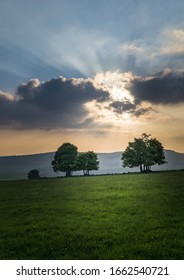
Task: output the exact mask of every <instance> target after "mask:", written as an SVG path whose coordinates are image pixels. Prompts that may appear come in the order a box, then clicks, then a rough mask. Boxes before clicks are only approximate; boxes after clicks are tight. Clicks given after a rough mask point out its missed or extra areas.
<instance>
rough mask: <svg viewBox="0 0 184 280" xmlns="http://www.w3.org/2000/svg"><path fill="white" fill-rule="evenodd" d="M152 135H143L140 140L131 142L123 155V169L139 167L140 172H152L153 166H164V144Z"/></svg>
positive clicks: (135, 139)
mask: <svg viewBox="0 0 184 280" xmlns="http://www.w3.org/2000/svg"><path fill="white" fill-rule="evenodd" d="M150 136H151V135H148V134H146V133H143V134H142V135H141V137H140V138H134V141H133V142H129V143H128V146H127V148H126V149H125V151H124V152H123V153H122V157H121V159H122V161H123V167H130V168H132V167H139V168H140V172H143V171H144V172H145V171H147V172H148V171H151V166H153V165H155V164H158V165H161V164H164V163H166V161H165V155H164V148H163V146H162V144H161V143H160V142H159V141H158V140H157V139H156V138H150Z"/></svg>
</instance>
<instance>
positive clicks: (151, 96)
mask: <svg viewBox="0 0 184 280" xmlns="http://www.w3.org/2000/svg"><path fill="white" fill-rule="evenodd" d="M129 90H130V92H131V94H132V95H133V96H134V98H135V102H136V103H137V104H140V103H141V102H143V101H148V102H150V103H152V104H177V103H183V102H184V71H176V70H170V69H166V70H165V71H162V72H160V73H157V74H155V75H154V76H151V77H149V76H147V77H139V78H135V79H134V80H132V81H131V83H130V85H129Z"/></svg>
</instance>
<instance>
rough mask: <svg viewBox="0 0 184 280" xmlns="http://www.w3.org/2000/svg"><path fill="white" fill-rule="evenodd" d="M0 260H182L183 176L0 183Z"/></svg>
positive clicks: (183, 236)
mask: <svg viewBox="0 0 184 280" xmlns="http://www.w3.org/2000/svg"><path fill="white" fill-rule="evenodd" d="M0 259H35V260H38V259H43V260H45V259H69V260H72V259H86V260H87V259H96V260H98V259H127V260H128V259H130V260H131V259H135V260H138V259H146V260H150V259H161V260H162V259H184V172H182V171H181V172H180V171H177V172H176V171H175V172H162V173H147V174H124V175H111V176H110V175H109V176H108V175H106V176H86V177H73V178H60V179H59V178H57V179H42V180H32V181H31V180H29V181H28V180H20V181H2V182H0Z"/></svg>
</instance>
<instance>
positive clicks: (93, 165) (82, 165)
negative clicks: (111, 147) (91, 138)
mask: <svg viewBox="0 0 184 280" xmlns="http://www.w3.org/2000/svg"><path fill="white" fill-rule="evenodd" d="M98 168H99V161H98V156H97V154H95V153H94V152H93V151H89V152H85V153H79V154H78V156H77V158H76V164H75V169H76V170H83V173H84V175H89V171H91V170H98Z"/></svg>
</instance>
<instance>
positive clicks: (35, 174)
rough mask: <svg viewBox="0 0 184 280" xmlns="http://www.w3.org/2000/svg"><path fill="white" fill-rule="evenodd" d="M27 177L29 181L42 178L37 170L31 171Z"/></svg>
mask: <svg viewBox="0 0 184 280" xmlns="http://www.w3.org/2000/svg"><path fill="white" fill-rule="evenodd" d="M27 177H28V179H29V180H32V179H40V178H41V177H40V174H39V171H38V170H37V169H33V170H30V171H29V173H28V174H27Z"/></svg>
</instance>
